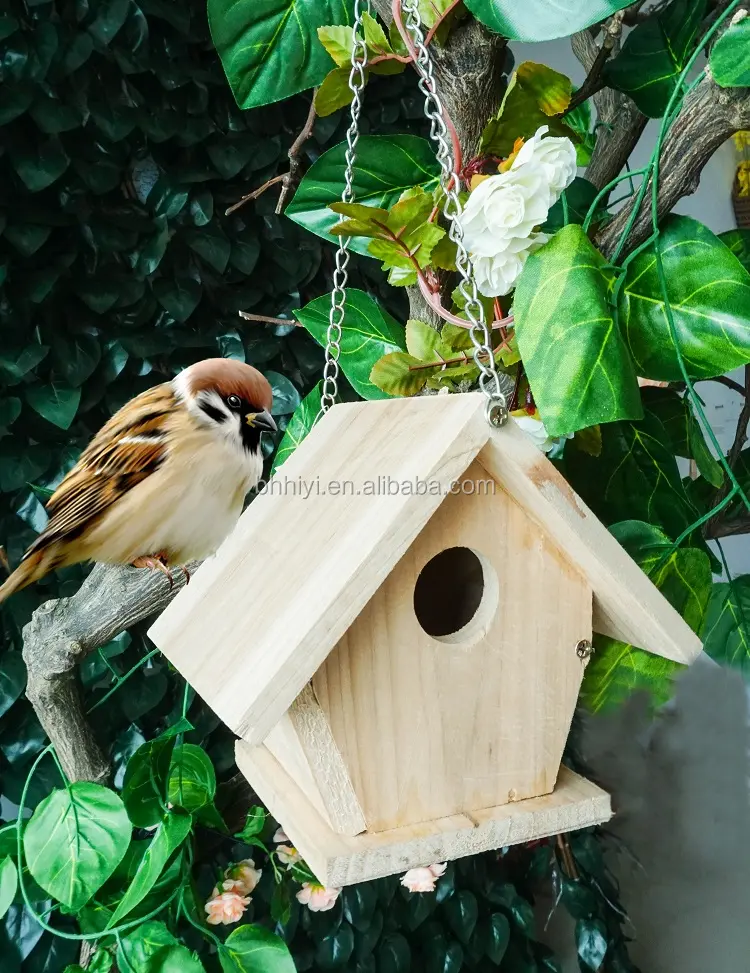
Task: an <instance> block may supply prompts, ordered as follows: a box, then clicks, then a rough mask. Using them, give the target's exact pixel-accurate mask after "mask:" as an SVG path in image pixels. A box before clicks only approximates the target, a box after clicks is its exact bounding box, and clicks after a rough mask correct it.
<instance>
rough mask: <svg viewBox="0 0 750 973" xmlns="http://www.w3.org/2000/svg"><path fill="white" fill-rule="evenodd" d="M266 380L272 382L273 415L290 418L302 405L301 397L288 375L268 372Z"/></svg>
mask: <svg viewBox="0 0 750 973" xmlns="http://www.w3.org/2000/svg"><path fill="white" fill-rule="evenodd" d="M266 378H267V379H268V381H269V382H270V384H271V390H272V391H273V405H272V406H271V414H272V415H274V416H288V415H289V414H290V413H292V412H294V411H295V409H296V408H297V406H298V405H299V404H300V395H299V392H298V391H297V389H296V388H295V387H294V385H292V383H291V382H290V381H289V379H288V378H287V377H286V375H281V374H280V373H279V372H273V371H268V372H266Z"/></svg>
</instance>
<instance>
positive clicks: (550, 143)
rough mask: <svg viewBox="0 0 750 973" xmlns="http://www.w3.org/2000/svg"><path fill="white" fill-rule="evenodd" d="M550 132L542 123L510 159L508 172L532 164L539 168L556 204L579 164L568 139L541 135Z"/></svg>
mask: <svg viewBox="0 0 750 973" xmlns="http://www.w3.org/2000/svg"><path fill="white" fill-rule="evenodd" d="M548 131H549V126H548V125H542V127H541V128H538V129H537V130H536V133H535V134H534V135H533V136H532V138H530V139H529V140H528V141H527V142H524V144H523V145H522V146H521V150H520V152H519V153H518V155H517V156H516V157H515V159H514V160H513V165H512V166H511V170H510V171H511V172H514V171H515V170H517V169H519V168H522V167H523V166H527V165H532V166H534V168H535V169H537V170H541V172H542V173H543V177H544V180H545V182H546V183H547V185H548V186H549V190H550V194H551V196H552V202H553V203H556V202H557V200H558V199H559V198H560V195H561V194H562V192H563V190H564V189H567V188H568V186H569V185H570V184H571V183H572V182H573V180H574V179H575V176H576V170H577V168H578V163H577V162H576V150H575V146H574V145H573V143H572V142H571V141H570V139H569V138H553V137H552V136H550V137H548V138H544V137H543V136H544V135H545V134H546V133H547V132H548Z"/></svg>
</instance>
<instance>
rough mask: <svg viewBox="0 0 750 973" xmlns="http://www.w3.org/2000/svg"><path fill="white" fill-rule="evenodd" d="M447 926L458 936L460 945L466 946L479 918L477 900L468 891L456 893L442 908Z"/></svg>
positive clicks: (463, 890)
mask: <svg viewBox="0 0 750 973" xmlns="http://www.w3.org/2000/svg"><path fill="white" fill-rule="evenodd" d="M443 911H444V912H445V917H446V919H447V920H448V925H449V926H450V927H451V929H452V930H453V932H454V933H455V934H456V936H458V938H459V939H460V940H461V942H462V943H464V944H466V943H468V942H469V940H470V939H471V937H472V935H473V933H474V927H475V926H476V924H477V918H478V917H479V906H478V904H477V898H476V896H475V895H474V893H473V892H469V891H468V889H462V890H461V891H460V892H456V894H455V895H453V896H451V898H450V899H448V901H447V902H446V903H445V905H444V906H443Z"/></svg>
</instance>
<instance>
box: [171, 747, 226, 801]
mask: <svg viewBox="0 0 750 973" xmlns="http://www.w3.org/2000/svg"><path fill="white" fill-rule="evenodd" d="M215 794H216V773H215V772H214V767H213V764H212V763H211V760H210V758H209V757H208V755H207V754H206V752H205V751H204V750H202V749H201V748H200V747H197V746H195V744H193V743H183V744H182V745H181V746H179V747H175V748H174V752H173V753H172V763H171V765H170V768H169V779H168V781H167V795H168V800H169V801H170V803H171V804H173V805H174V806H175V807H181V808H184V809H185V810H186V811H198V810H199V809H200V808H202V807H205V806H206V805H207V804H210V803H211V802H212V801H213V799H214V795H215Z"/></svg>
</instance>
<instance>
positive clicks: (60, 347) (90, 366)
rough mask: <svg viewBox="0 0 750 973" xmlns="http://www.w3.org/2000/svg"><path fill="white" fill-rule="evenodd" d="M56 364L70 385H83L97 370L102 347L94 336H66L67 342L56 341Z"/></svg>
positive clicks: (54, 351) (54, 345)
mask: <svg viewBox="0 0 750 973" xmlns="http://www.w3.org/2000/svg"><path fill="white" fill-rule="evenodd" d="M53 340H54V339H53ZM53 354H54V359H55V364H56V365H57V366H59V368H60V371H61V372H62V373H63V374H64V375H65V380H66V382H67V383H68V385H73V386H78V385H83V383H84V382H85V381H86V379H87V378H90V377H91V375H92V374H93V373H94V371H95V370H96V366H97V365H98V364H99V359H100V358H101V345H100V344H99V341H98V340H97V339H96V338H94V337H93V336H92V335H88V334H77V335H66V336H65V340H64V341H61V340H54V344H53Z"/></svg>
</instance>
